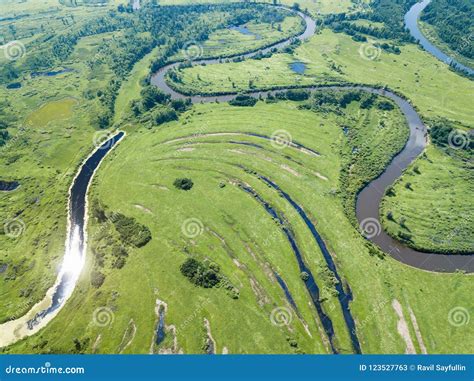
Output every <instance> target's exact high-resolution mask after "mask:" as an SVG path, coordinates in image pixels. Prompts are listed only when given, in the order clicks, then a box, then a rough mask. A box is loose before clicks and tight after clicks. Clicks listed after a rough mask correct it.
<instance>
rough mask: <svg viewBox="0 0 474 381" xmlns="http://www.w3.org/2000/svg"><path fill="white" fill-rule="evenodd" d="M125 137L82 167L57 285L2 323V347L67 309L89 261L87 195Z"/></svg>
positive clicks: (118, 136) (73, 193)
mask: <svg viewBox="0 0 474 381" xmlns="http://www.w3.org/2000/svg"><path fill="white" fill-rule="evenodd" d="M124 134H125V133H124V132H119V133H117V134H115V135H114V136H112V137H111V138H110V139H109V140H107V141H106V142H104V143H103V144H101V145H100V146H99V147H97V149H96V150H94V151H93V152H92V154H91V155H90V156H89V157H88V158H87V159H86V160H85V161H84V162H83V164H82V165H81V166H80V167H79V170H78V172H77V175H76V177H75V178H74V180H73V182H72V185H71V187H70V188H69V204H68V231H67V235H66V245H65V247H66V250H65V254H64V257H63V262H62V264H61V267H60V269H59V273H58V276H57V278H56V282H55V283H54V285H53V286H52V287H51V288H50V289H49V290H48V291H47V292H46V296H45V297H44V298H43V300H41V301H40V302H38V303H37V304H35V305H34V306H33V307H32V308H31V309H30V310H29V311H28V312H27V313H26V314H25V315H23V316H22V317H20V318H17V319H13V320H10V321H7V322H6V323H3V324H0V347H4V346H6V345H10V344H12V343H14V342H16V341H18V340H20V339H22V338H24V337H27V336H31V335H33V334H34V333H36V332H38V331H39V330H40V329H41V328H43V327H45V326H46V325H47V324H48V323H49V322H50V321H51V320H52V319H53V318H54V317H55V316H56V315H57V313H58V312H59V311H60V310H61V308H62V307H64V305H65V303H66V301H67V299H68V298H69V297H70V296H71V294H72V292H73V291H74V288H75V287H76V283H77V280H78V279H79V276H80V274H81V271H82V268H83V266H84V261H85V252H86V242H87V236H86V226H87V192H88V190H89V186H90V184H91V180H92V178H93V176H94V173H95V172H96V170H97V168H98V167H99V165H100V163H101V162H102V160H103V159H104V157H105V156H106V155H107V154H108V153H109V152H110V150H111V149H112V148H113V147H114V146H115V145H116V144H117V143H118V142H119V141H120V140H121V139H122V138H123V136H124Z"/></svg>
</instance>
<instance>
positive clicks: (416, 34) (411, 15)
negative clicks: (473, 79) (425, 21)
mask: <svg viewBox="0 0 474 381" xmlns="http://www.w3.org/2000/svg"><path fill="white" fill-rule="evenodd" d="M430 3H431V0H423V1H422V2H420V3H416V4H414V5H413V6H412V7H411V8H410V10H409V11H408V12H407V13H406V15H405V26H406V28H407V29H408V31H409V32H410V34H411V35H412V36H413V38H414V39H415V40H417V41H418V42H419V43H420V45H421V46H423V48H424V49H425V50H426V51H427V52H429V53H431V54H432V55H433V56H435V57H436V58H438V59H439V60H441V61H443V62H444V63H447V64H448V65H452V66H454V67H455V68H456V69H458V70H461V71H464V72H466V73H468V74H470V75H472V74H474V70H473V69H472V68H470V67H468V66H465V65H463V64H462V63H460V62H458V61H456V59H454V58H452V57H450V56H448V55H447V54H445V53H443V52H442V51H441V50H440V49H439V48H437V47H436V46H435V45H433V44H432V43H431V42H430V41H429V40H428V39H427V38H426V37H425V36H424V35H423V33H421V31H420V28H419V27H418V19H419V18H420V14H421V12H423V10H424V9H425V8H426V7H427V6H428V5H429V4H430Z"/></svg>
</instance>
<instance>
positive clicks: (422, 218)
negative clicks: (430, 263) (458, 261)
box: [381, 146, 474, 253]
mask: <svg viewBox="0 0 474 381" xmlns="http://www.w3.org/2000/svg"><path fill="white" fill-rule="evenodd" d="M472 176H473V171H472V165H471V164H469V162H467V161H466V162H463V161H462V160H460V159H459V158H456V157H455V156H454V157H451V156H448V155H446V154H445V153H444V152H443V151H442V150H440V149H439V148H436V147H433V146H432V147H429V149H428V150H427V151H426V154H425V155H423V157H421V158H420V159H418V160H417V161H416V162H415V163H414V164H413V165H412V166H411V168H410V169H408V170H407V171H406V174H405V175H404V176H403V177H402V178H401V179H400V181H398V183H397V184H396V185H395V186H394V187H393V189H394V192H395V197H393V196H392V197H385V202H384V204H383V207H382V210H381V215H382V217H383V222H384V225H385V227H386V229H387V231H388V232H389V233H390V234H391V235H393V236H395V237H396V236H397V234H398V232H399V231H404V232H406V233H409V234H411V235H412V237H413V243H412V246H414V247H416V248H419V249H422V250H424V251H435V252H436V251H437V252H440V251H441V252H448V253H449V252H468V253H472V252H473V251H474V238H473V237H474V231H473V226H474V224H473V218H474V208H473V204H472V201H471V196H472V194H473V193H474V192H473V191H474V189H473V184H474V182H473V178H472ZM389 212H392V214H393V217H394V220H389V219H388V218H387V214H388V213H389ZM401 222H403V225H404V226H401Z"/></svg>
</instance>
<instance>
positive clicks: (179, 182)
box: [173, 178, 194, 191]
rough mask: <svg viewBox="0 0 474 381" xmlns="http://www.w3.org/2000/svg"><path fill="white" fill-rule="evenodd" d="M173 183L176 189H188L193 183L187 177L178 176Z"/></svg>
mask: <svg viewBox="0 0 474 381" xmlns="http://www.w3.org/2000/svg"><path fill="white" fill-rule="evenodd" d="M173 185H174V186H175V187H176V188H178V189H182V190H185V191H188V190H190V189H191V188H192V187H193V185H194V183H193V181H192V180H191V179H188V178H178V179H176V180H175V181H174V183H173Z"/></svg>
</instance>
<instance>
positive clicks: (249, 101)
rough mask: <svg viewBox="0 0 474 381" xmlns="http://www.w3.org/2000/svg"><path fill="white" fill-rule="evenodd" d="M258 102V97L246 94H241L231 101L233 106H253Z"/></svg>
mask: <svg viewBox="0 0 474 381" xmlns="http://www.w3.org/2000/svg"><path fill="white" fill-rule="evenodd" d="M256 103H257V99H256V98H254V97H252V96H250V95H246V94H239V95H237V96H236V97H235V98H234V99H232V100H230V101H229V104H230V105H231V106H240V107H253V106H255V104H256Z"/></svg>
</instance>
